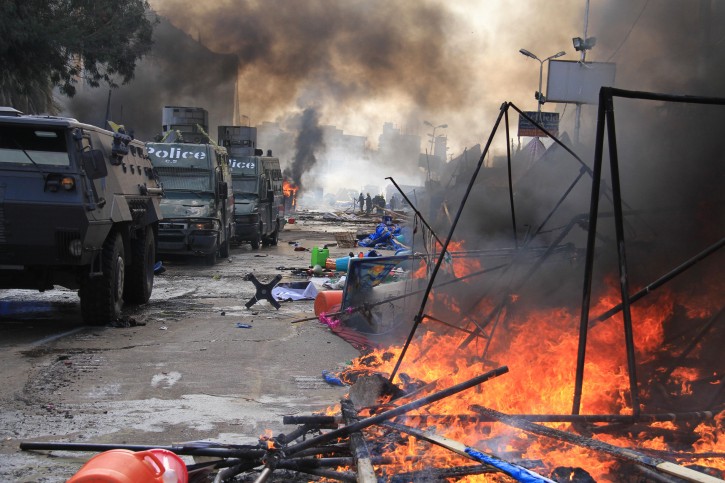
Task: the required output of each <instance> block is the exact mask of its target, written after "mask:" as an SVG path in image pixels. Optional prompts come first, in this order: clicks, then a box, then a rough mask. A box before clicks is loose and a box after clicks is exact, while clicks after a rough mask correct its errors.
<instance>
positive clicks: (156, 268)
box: [154, 260, 166, 275]
mask: <svg viewBox="0 0 725 483" xmlns="http://www.w3.org/2000/svg"><path fill="white" fill-rule="evenodd" d="M165 271H166V267H164V264H163V263H162V262H161V260H159V261H158V262H156V264H154V275H160V274H162V273H164V272H165Z"/></svg>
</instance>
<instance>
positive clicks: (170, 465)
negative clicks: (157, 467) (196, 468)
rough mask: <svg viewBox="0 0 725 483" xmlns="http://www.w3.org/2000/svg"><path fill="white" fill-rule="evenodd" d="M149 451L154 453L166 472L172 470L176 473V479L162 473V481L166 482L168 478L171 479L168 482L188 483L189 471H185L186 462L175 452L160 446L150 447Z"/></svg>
mask: <svg viewBox="0 0 725 483" xmlns="http://www.w3.org/2000/svg"><path fill="white" fill-rule="evenodd" d="M149 452H151V453H153V454H154V455H156V457H157V458H158V459H159V461H161V464H162V465H163V466H164V469H165V470H166V473H170V472H171V471H173V472H174V474H176V480H171V478H169V475H166V474H164V483H168V482H169V480H171V481H170V483H189V472H188V471H186V463H184V460H182V459H181V458H179V456H178V455H177V454H176V453H174V452H173V451H169V450H168V449H161V448H154V449H150V450H149Z"/></svg>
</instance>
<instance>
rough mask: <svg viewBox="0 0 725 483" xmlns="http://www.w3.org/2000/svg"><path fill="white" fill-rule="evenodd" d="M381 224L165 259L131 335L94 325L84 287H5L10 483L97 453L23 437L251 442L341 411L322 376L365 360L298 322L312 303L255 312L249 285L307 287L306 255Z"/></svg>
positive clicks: (1, 312) (2, 344) (0, 431)
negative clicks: (213, 260) (86, 321)
mask: <svg viewBox="0 0 725 483" xmlns="http://www.w3.org/2000/svg"><path fill="white" fill-rule="evenodd" d="M376 221H377V220H375V221H371V222H370V223H367V224H366V223H349V224H346V223H330V222H323V221H320V220H319V219H316V218H315V217H310V219H308V220H298V222H297V223H295V224H294V225H287V226H286V227H285V229H284V230H283V231H282V232H281V234H280V240H279V244H278V246H276V247H263V248H262V249H260V250H252V249H251V248H250V247H249V246H248V245H247V246H242V247H236V248H233V250H232V253H231V256H230V258H229V259H228V260H226V259H225V260H220V261H219V263H218V264H217V265H215V266H213V267H209V266H206V265H205V264H204V262H203V261H202V260H195V259H174V260H166V259H164V260H163V265H164V267H165V269H166V270H165V272H164V273H162V274H160V275H158V276H156V277H155V281H154V290H153V294H152V297H151V300H150V302H149V303H148V304H146V305H144V306H140V307H132V308H128V309H126V310H124V320H125V322H127V323H126V324H119V327H90V326H84V325H82V322H81V321H80V320H81V317H80V305H79V303H78V298H77V296H76V293H75V292H74V291H70V290H64V289H58V290H52V291H48V292H44V293H39V292H33V291H24V290H2V291H0V331H2V334H3V336H2V339H1V340H0V348H2V351H0V368H1V369H0V376H1V377H2V380H3V381H4V382H3V389H2V390H1V391H0V407H1V408H2V409H0V436H2V443H0V455H1V458H0V481H16V482H43V483H48V482H61V481H65V480H66V479H67V478H69V477H70V476H72V475H73V474H74V473H75V472H76V471H77V470H78V469H79V468H80V466H81V465H82V464H83V463H84V462H85V461H86V460H87V459H88V458H89V457H90V456H92V455H93V453H79V452H71V451H20V449H19V444H20V442H23V441H29V442H30V441H34V442H86V443H111V444H142V445H150V446H154V445H171V444H176V443H180V442H186V441H196V440H205V441H215V442H221V443H235V444H250V443H255V442H256V441H257V438H258V437H259V436H260V435H262V434H264V433H265V431H266V430H271V431H272V432H273V433H274V434H278V433H280V432H285V431H289V430H290V429H291V428H290V427H286V426H284V425H282V417H283V416H285V415H291V414H310V413H311V412H313V411H318V410H322V409H325V408H326V407H329V406H332V405H334V404H336V403H337V402H338V401H339V400H340V398H341V397H342V396H343V395H344V394H345V392H346V389H345V388H341V387H338V386H332V385H330V384H328V383H327V382H325V381H324V379H323V378H322V377H321V373H322V371H323V370H336V369H339V368H342V367H344V365H345V364H346V363H347V362H349V361H350V360H351V359H353V358H354V357H356V356H358V355H359V353H358V351H357V350H356V349H354V348H353V347H352V346H350V345H349V344H348V343H347V342H345V341H344V340H342V339H340V338H339V337H337V336H336V335H334V334H333V333H332V332H331V331H330V330H329V329H328V328H327V327H326V326H325V325H323V324H320V323H319V322H317V321H314V320H313V321H307V322H301V323H292V322H293V321H296V320H298V319H302V318H306V317H310V316H312V315H314V313H313V305H314V302H313V301H312V300H301V301H294V302H291V301H290V302H281V306H280V308H279V310H276V309H275V308H274V307H273V306H272V305H271V304H270V303H269V302H268V301H266V300H261V301H258V302H256V303H255V304H254V305H251V306H250V308H246V307H245V304H246V303H247V302H248V301H249V300H250V299H252V298H253V297H254V296H255V293H256V289H255V286H254V284H253V283H252V282H250V281H248V280H245V276H246V275H247V274H250V273H252V274H254V276H255V277H256V278H258V279H259V280H260V281H262V282H266V281H269V280H271V279H272V278H273V277H274V276H275V275H277V274H280V275H283V277H284V278H283V281H301V280H307V279H308V277H307V276H304V277H301V276H298V275H295V273H298V272H296V271H293V270H290V268H294V267H297V268H309V264H310V252H309V251H307V250H309V249H311V248H313V247H314V246H322V245H323V244H334V243H335V236H334V233H335V232H340V231H345V232H349V233H356V232H358V231H360V232H365V231H366V230H371V229H374V226H375V223H376ZM329 249H330V255H331V256H332V257H336V256H343V255H347V253H348V252H349V251H350V250H349V249H345V248H340V247H335V246H332V247H330V248H329ZM324 280H325V279H324V278H319V279H314V281H315V283H316V284H318V283H321V282H322V281H324ZM184 459H185V460H186V461H187V462H188V463H191V462H193V460H192V459H190V457H184Z"/></svg>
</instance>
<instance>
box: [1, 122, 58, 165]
mask: <svg viewBox="0 0 725 483" xmlns="http://www.w3.org/2000/svg"><path fill="white" fill-rule="evenodd" d="M31 160H32V161H31ZM33 162H35V164H38V165H48V166H70V158H69V157H68V147H67V144H66V137H65V130H63V129H53V128H42V129H40V128H37V127H30V126H0V163H13V164H27V165H32V164H33Z"/></svg>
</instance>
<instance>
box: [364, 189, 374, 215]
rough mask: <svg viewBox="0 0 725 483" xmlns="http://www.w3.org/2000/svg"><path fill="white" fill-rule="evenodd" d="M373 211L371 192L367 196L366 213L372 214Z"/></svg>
mask: <svg viewBox="0 0 725 483" xmlns="http://www.w3.org/2000/svg"><path fill="white" fill-rule="evenodd" d="M371 211H373V199H372V198H371V197H370V193H368V195H367V196H366V197H365V213H367V214H370V212H371Z"/></svg>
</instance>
